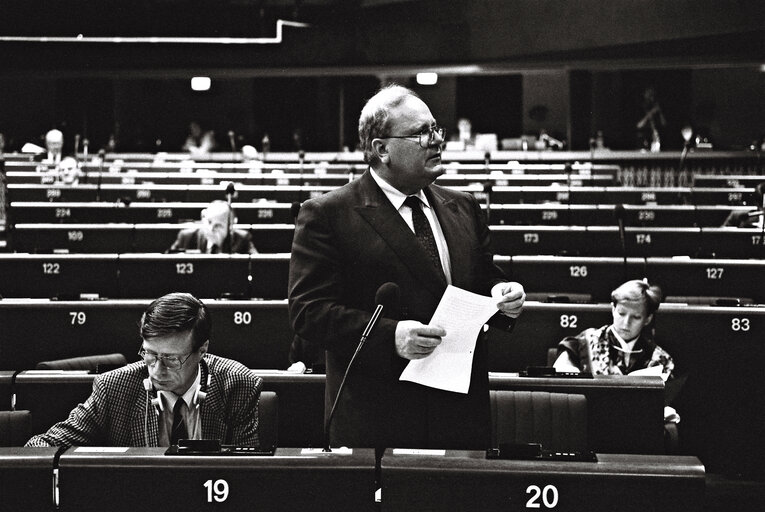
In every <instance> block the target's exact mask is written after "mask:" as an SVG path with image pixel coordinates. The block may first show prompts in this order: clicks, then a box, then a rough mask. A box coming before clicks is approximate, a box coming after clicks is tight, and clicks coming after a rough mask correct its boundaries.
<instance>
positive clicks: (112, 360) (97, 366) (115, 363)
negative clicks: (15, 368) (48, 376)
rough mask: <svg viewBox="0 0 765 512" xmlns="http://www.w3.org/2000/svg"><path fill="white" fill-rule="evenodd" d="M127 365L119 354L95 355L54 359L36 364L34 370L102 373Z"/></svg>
mask: <svg viewBox="0 0 765 512" xmlns="http://www.w3.org/2000/svg"><path fill="white" fill-rule="evenodd" d="M126 364H127V359H126V358H125V356H124V355H122V354H120V353H113V354H97V355H92V356H80V357H70V358H68V359H54V360H51V361H41V362H39V363H37V366H36V367H35V369H36V370H88V371H98V372H99V373H103V372H104V371H109V370H113V369H115V368H119V367H121V366H125V365H126Z"/></svg>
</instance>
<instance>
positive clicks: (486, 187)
mask: <svg viewBox="0 0 765 512" xmlns="http://www.w3.org/2000/svg"><path fill="white" fill-rule="evenodd" d="M492 190H494V183H493V182H492V181H491V179H488V180H486V181H484V182H483V193H484V194H485V196H486V198H485V201H486V223H487V224H489V223H490V222H491V192H492Z"/></svg>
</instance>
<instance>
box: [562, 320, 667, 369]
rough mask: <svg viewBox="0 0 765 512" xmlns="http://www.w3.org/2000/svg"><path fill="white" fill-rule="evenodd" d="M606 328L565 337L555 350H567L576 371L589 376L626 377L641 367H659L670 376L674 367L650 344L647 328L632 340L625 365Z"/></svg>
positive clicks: (662, 350) (664, 352) (660, 349)
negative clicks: (583, 372) (577, 369)
mask: <svg viewBox="0 0 765 512" xmlns="http://www.w3.org/2000/svg"><path fill="white" fill-rule="evenodd" d="M609 327H611V326H610V325H604V326H603V327H600V328H589V329H586V330H584V331H582V332H581V333H579V334H577V335H576V336H567V337H566V338H563V340H562V341H561V342H560V343H559V344H558V349H559V351H562V350H566V351H568V352H569V355H570V356H571V360H572V361H573V362H574V364H576V366H577V367H578V368H579V369H580V370H582V371H589V372H591V373H592V374H593V375H627V374H628V373H630V372H632V371H635V370H639V369H642V368H648V367H651V366H662V367H663V370H662V373H668V374H669V375H670V377H671V375H672V370H674V368H675V363H674V362H673V361H672V356H670V355H669V354H668V353H667V352H666V351H665V350H664V349H663V348H661V347H660V346H658V345H657V344H656V343H655V342H654V341H653V339H652V338H651V336H650V335H648V334H647V331H648V329H644V330H643V332H642V333H641V334H640V336H639V337H638V339H637V341H635V345H634V347H633V348H632V351H631V354H630V357H629V363H628V364H627V365H625V364H624V361H625V357H624V352H623V351H621V350H619V348H618V347H620V344H619V342H618V341H617V339H616V337H615V336H614V333H613V332H612V331H611V329H609ZM590 366H591V367H590Z"/></svg>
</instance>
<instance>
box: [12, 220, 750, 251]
mask: <svg viewBox="0 0 765 512" xmlns="http://www.w3.org/2000/svg"><path fill="white" fill-rule="evenodd" d="M192 226H193V224H160V223H156V224H42V223H40V224H16V225H15V226H14V228H13V231H12V232H11V236H12V245H11V248H12V250H14V251H15V252H39V253H47V252H55V251H65V252H69V253H114V252H116V253H146V252H164V251H166V250H167V249H168V248H169V247H170V245H171V244H172V243H173V242H174V241H175V238H176V235H177V233H178V231H179V230H180V229H182V228H186V227H192ZM235 227H236V228H237V229H245V230H248V231H250V233H251V234H252V237H253V242H254V244H255V247H256V248H257V249H258V251H259V252H261V253H287V252H290V251H291V249H292V238H293V234H294V230H295V226H294V224H237V225H236V226H235ZM490 230H491V236H492V241H493V245H494V252H495V253H496V254H498V255H540V254H551V255H568V256H621V255H623V254H624V252H625V251H626V255H627V256H639V257H652V256H653V257H657V256H693V257H716V258H763V256H765V237H763V233H762V230H760V229H756V228H745V229H742V228H662V227H627V228H625V230H624V249H623V248H622V239H621V235H620V231H619V228H618V227H615V226H590V227H584V226H540V225H536V226H490Z"/></svg>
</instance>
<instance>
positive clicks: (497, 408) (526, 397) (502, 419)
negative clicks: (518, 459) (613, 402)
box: [490, 390, 588, 452]
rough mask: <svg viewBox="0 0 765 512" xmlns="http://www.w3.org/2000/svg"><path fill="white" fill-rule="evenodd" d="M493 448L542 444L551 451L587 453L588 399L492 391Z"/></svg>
mask: <svg viewBox="0 0 765 512" xmlns="http://www.w3.org/2000/svg"><path fill="white" fill-rule="evenodd" d="M490 397H491V415H492V439H491V441H492V447H498V446H499V445H500V444H501V443H517V444H523V443H539V444H541V445H542V448H543V449H544V450H547V451H556V452H585V451H587V450H588V446H587V398H586V397H585V396H584V395H579V394H572V393H549V392H546V391H503V390H492V391H491V392H490Z"/></svg>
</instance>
